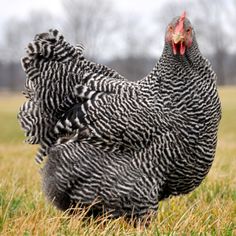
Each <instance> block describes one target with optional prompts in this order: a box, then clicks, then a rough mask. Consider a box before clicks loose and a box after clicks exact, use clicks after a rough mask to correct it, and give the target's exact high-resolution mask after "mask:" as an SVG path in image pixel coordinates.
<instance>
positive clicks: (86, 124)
mask: <svg viewBox="0 0 236 236" xmlns="http://www.w3.org/2000/svg"><path fill="white" fill-rule="evenodd" d="M82 51H83V47H82V46H77V47H74V46H72V45H70V44H69V43H67V42H66V41H65V40H64V37H63V36H62V35H61V34H59V32H58V31H57V30H50V31H49V32H48V33H43V34H39V35H37V36H36V37H35V39H34V41H33V42H32V43H30V44H29V46H28V49H27V56H26V57H25V58H23V59H22V65H23V69H24V70H25V72H26V75H27V79H26V84H25V88H26V89H25V92H24V94H25V96H26V97H27V98H28V100H27V101H26V102H25V103H24V104H23V105H22V107H21V108H20V112H19V115H18V119H19V121H20V123H21V126H22V128H23V129H24V130H25V133H26V136H27V142H29V143H31V144H39V145H40V149H39V152H38V154H37V157H36V160H37V161H38V162H39V163H40V162H42V160H43V158H44V156H48V159H47V161H46V163H45V165H44V167H43V169H42V176H43V189H44V192H45V193H46V195H47V197H48V198H49V200H50V201H52V202H53V203H54V204H55V205H56V206H57V207H58V208H60V209H62V210H66V209H67V208H69V207H71V206H75V205H76V204H80V205H81V206H89V205H90V204H92V203H94V201H96V204H94V206H93V207H92V213H94V214H101V213H102V212H104V211H105V212H109V213H111V215H112V216H113V217H117V216H121V215H126V216H127V217H131V216H135V217H142V216H143V215H145V214H147V213H150V212H155V211H156V210H157V208H158V202H159V201H160V200H162V199H164V198H167V197H169V196H171V195H178V194H185V193H188V192H190V191H192V190H193V189H194V188H196V187H197V186H198V185H199V184H200V183H201V181H202V180H203V179H204V177H205V176H206V174H207V173H208V171H209V169H210V167H211V165H212V161H213V159H214V155H215V149H216V143H217V129H218V124H219V120H220V117H221V108H220V101H219V98H218V94H217V89H216V75H215V73H214V71H213V70H212V68H211V65H210V63H209V62H208V61H207V60H206V59H205V58H204V57H203V56H202V55H201V53H200V51H199V49H198V46H197V42H196V39H195V37H194V39H193V43H192V46H191V47H190V48H188V49H187V50H186V53H185V55H184V56H181V55H175V56H174V55H173V52H172V49H171V45H170V44H168V43H166V44H165V46H164V50H163V54H162V56H161V58H160V59H159V61H158V63H157V64H156V66H155V67H154V68H153V70H152V71H151V72H150V74H149V75H148V76H147V77H145V78H143V79H142V80H139V81H137V82H129V81H127V80H126V79H125V78H123V77H122V76H121V75H119V74H118V73H117V72H115V71H114V70H112V69H110V68H107V67H106V66H103V65H99V64H95V63H93V62H90V61H88V60H86V59H85V58H84V56H83V52H82Z"/></svg>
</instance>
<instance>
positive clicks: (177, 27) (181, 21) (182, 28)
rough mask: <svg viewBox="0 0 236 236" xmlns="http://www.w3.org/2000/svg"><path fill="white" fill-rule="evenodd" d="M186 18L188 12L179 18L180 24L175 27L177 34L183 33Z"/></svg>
mask: <svg viewBox="0 0 236 236" xmlns="http://www.w3.org/2000/svg"><path fill="white" fill-rule="evenodd" d="M185 18H186V11H184V12H183V13H182V15H181V16H180V17H179V20H178V24H177V25H176V27H175V32H176V33H178V32H182V31H183V30H184V20H185Z"/></svg>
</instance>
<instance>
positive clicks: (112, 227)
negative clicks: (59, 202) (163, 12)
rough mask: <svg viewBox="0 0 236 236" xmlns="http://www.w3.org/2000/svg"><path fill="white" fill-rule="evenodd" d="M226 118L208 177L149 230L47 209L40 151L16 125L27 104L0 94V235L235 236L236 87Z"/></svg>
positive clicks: (170, 204) (227, 93)
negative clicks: (36, 159) (37, 156)
mask: <svg viewBox="0 0 236 236" xmlns="http://www.w3.org/2000/svg"><path fill="white" fill-rule="evenodd" d="M219 91H220V97H221V101H222V107H223V117H222V121H221V124H220V130H219V138H218V140H219V141H218V146H217V152H216V158H215V161H214V164H213V166H212V168H211V170H210V173H209V175H208V176H207V178H206V179H205V180H204V182H203V183H202V184H201V185H200V187H199V188H197V189H196V190H195V191H193V192H192V193H190V194H188V195H185V196H179V197H174V198H171V199H168V200H166V201H163V202H162V203H161V204H160V208H159V213H158V216H157V217H154V218H153V219H152V221H151V224H150V226H149V227H148V228H145V227H143V226H138V227H136V228H135V227H133V226H132V225H129V224H127V223H126V222H125V221H124V220H123V219H122V218H121V219H118V220H106V218H103V219H99V221H98V220H95V219H92V218H90V219H86V220H82V219H83V216H84V212H83V211H81V212H80V213H78V215H76V216H73V217H69V216H68V215H67V214H66V213H62V212H60V211H58V210H56V209H55V208H54V207H53V206H51V205H50V204H49V203H47V201H46V199H45V197H44V195H43V193H42V191H41V181H40V173H39V171H40V169H39V167H38V166H37V165H36V164H35V162H34V154H35V152H36V147H34V146H30V145H28V144H24V143H23V140H24V136H23V132H22V131H21V130H20V128H19V125H18V123H17V120H16V114H17V110H18V108H19V106H20V104H22V102H23V100H24V98H23V96H22V95H19V94H0V234H1V235H25V236H26V235H236V118H235V117H236V87H224V88H220V89H219Z"/></svg>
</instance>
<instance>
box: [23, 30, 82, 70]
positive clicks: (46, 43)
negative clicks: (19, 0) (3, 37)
mask: <svg viewBox="0 0 236 236" xmlns="http://www.w3.org/2000/svg"><path fill="white" fill-rule="evenodd" d="M83 49H84V47H83V46H82V45H78V46H77V47H74V46H72V45H70V44H69V43H68V42H66V41H65V40H64V37H63V36H62V35H61V34H60V33H59V31H58V30H52V29H51V30H49V32H47V33H41V34H37V35H36V36H35V39H34V40H33V42H31V43H29V45H28V47H27V49H26V52H27V55H28V60H27V59H26V58H23V60H22V64H23V68H27V64H28V63H29V61H30V59H36V58H45V59H50V60H55V61H60V62H66V61H69V60H72V59H73V58H75V57H77V56H82V54H83Z"/></svg>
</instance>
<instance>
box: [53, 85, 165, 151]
mask: <svg viewBox="0 0 236 236" xmlns="http://www.w3.org/2000/svg"><path fill="white" fill-rule="evenodd" d="M106 82H107V81H103V85H104V86H105V87H109V86H108V85H107V84H106ZM107 83H109V82H107ZM91 87H92V86H90V88H89V87H88V86H78V87H76V90H77V96H78V97H81V98H83V99H84V101H85V102H84V103H82V104H77V105H75V106H74V107H72V108H71V109H70V110H69V111H67V112H66V113H65V114H64V115H63V116H62V117H61V118H60V120H59V121H58V122H57V125H56V127H55V132H56V133H57V134H58V136H59V137H60V138H59V143H61V142H65V141H75V140H80V141H82V140H86V141H87V142H91V143H93V144H94V145H99V146H100V147H102V148H103V149H106V150H124V149H131V150H132V149H135V150H139V149H142V148H145V147H147V146H149V145H150V143H151V142H152V141H153V138H154V137H155V136H157V135H158V132H159V133H161V132H164V130H163V129H164V126H163V127H161V125H162V124H164V123H165V122H162V121H163V119H165V118H164V117H162V115H161V113H160V112H159V113H158V112H156V110H155V108H153V107H152V104H151V103H150V100H149V98H148V97H147V96H144V95H143V94H142V93H141V91H140V89H141V88H140V86H139V84H136V86H135V85H134V84H133V83H130V84H129V85H127V84H126V86H124V87H123V88H120V90H119V91H120V92H119V93H107V92H98V91H94V90H91ZM110 87H112V86H110Z"/></svg>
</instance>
